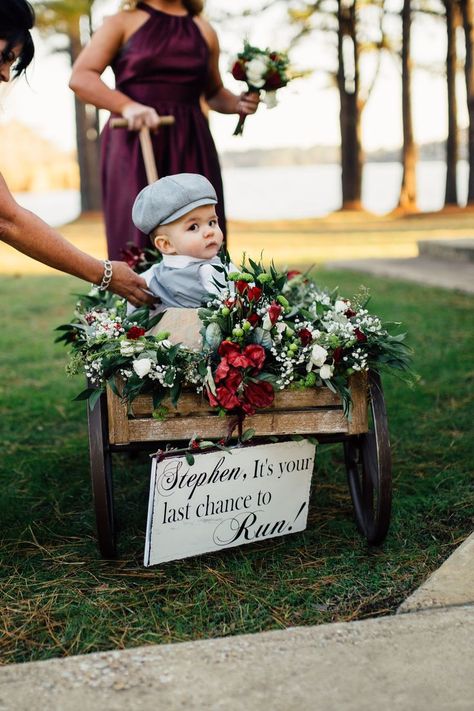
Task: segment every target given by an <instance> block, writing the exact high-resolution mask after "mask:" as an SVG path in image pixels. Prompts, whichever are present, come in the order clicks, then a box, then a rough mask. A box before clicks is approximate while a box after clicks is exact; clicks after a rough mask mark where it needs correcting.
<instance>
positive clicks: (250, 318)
mask: <svg viewBox="0 0 474 711" xmlns="http://www.w3.org/2000/svg"><path fill="white" fill-rule="evenodd" d="M247 321H248V322H249V323H251V324H252V326H254V327H255V326H256V325H257V324H258V323H259V322H260V316H259V315H258V314H249V315H248V316H247Z"/></svg>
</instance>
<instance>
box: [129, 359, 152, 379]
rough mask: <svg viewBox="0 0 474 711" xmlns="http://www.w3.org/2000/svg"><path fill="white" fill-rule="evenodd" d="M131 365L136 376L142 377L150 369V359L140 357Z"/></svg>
mask: <svg viewBox="0 0 474 711" xmlns="http://www.w3.org/2000/svg"><path fill="white" fill-rule="evenodd" d="M132 366H133V370H134V371H135V373H136V374H137V375H138V377H139V378H144V377H145V375H148V373H149V372H150V370H151V360H150V358H140V360H134V361H133V363H132Z"/></svg>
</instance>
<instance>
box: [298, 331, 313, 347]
mask: <svg viewBox="0 0 474 711" xmlns="http://www.w3.org/2000/svg"><path fill="white" fill-rule="evenodd" d="M298 336H299V337H300V341H301V343H302V344H303V346H307V345H308V343H311V341H312V340H313V334H312V333H311V331H309V330H308V329H307V328H302V329H301V331H298Z"/></svg>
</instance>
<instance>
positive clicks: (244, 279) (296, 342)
mask: <svg viewBox="0 0 474 711" xmlns="http://www.w3.org/2000/svg"><path fill="white" fill-rule="evenodd" d="M240 268H241V271H240V272H234V273H228V269H227V268H226V267H223V268H222V269H223V270H224V272H225V274H224V275H223V276H224V277H225V279H226V288H225V289H224V290H223V291H222V292H221V293H220V294H219V295H218V296H212V297H210V298H209V301H208V302H207V303H206V305H205V307H203V308H201V309H200V310H199V317H200V320H201V322H202V329H201V333H202V337H203V345H202V350H201V351H193V350H190V349H186V348H184V347H182V346H181V345H180V344H175V345H172V344H171V342H170V341H169V340H168V336H169V334H168V333H165V332H159V333H157V334H155V335H150V334H149V333H148V331H149V329H150V328H151V326H152V325H154V324H156V323H157V320H158V319H159V316H158V317H155V318H154V319H150V318H149V312H148V309H146V308H141V309H138V310H136V311H134V312H133V313H132V314H130V315H129V316H127V315H126V304H125V302H124V301H122V300H120V299H117V298H116V297H114V296H112V295H110V294H105V295H104V294H103V293H102V292H98V291H97V290H93V292H91V293H90V294H89V295H88V296H87V297H83V298H82V299H81V301H80V302H79V303H78V305H77V307H76V312H75V315H74V318H73V320H72V321H71V323H69V324H65V325H63V326H60V327H59V329H58V330H60V331H62V335H61V336H60V337H59V338H58V339H57V340H62V341H65V342H66V343H67V344H69V345H70V346H71V348H72V356H71V361H70V364H69V368H68V369H69V372H70V373H77V372H81V371H82V372H84V373H85V374H86V376H87V378H88V380H89V384H90V386H91V387H89V388H87V389H86V390H84V391H83V392H82V393H80V395H79V396H78V398H77V399H90V400H91V405H93V403H94V402H95V400H96V399H97V397H99V395H100V393H101V392H103V391H104V389H105V387H106V385H107V384H108V385H110V386H111V387H112V389H113V390H114V392H116V393H117V392H118V390H117V388H118V387H120V395H121V397H123V398H124V399H126V400H127V401H128V402H129V403H132V402H133V399H134V398H135V397H136V396H137V395H139V394H141V393H149V394H151V395H152V397H153V404H154V408H155V409H156V416H159V417H161V416H163V417H166V412H167V410H166V407H164V406H163V401H164V400H165V398H167V397H168V398H169V400H170V401H171V404H173V405H175V406H176V404H177V403H178V400H179V397H180V393H181V390H182V388H183V387H187V388H191V389H193V390H194V391H195V392H197V393H201V394H202V395H203V397H205V398H206V399H207V400H208V401H209V403H210V405H211V406H212V407H216V408H218V409H219V411H220V412H221V413H222V414H232V415H236V416H238V417H239V418H240V420H241V419H242V418H243V417H245V416H246V415H252V414H253V413H254V412H255V411H256V410H258V409H259V408H265V407H269V406H270V405H271V404H272V403H273V399H274V394H275V392H276V391H277V390H283V389H285V388H297V389H301V388H314V387H321V386H326V387H328V388H330V389H331V390H333V391H334V392H336V393H338V394H339V395H340V396H341V398H342V401H343V403H344V407H345V412H346V414H348V413H349V410H350V404H351V401H350V393H349V390H348V388H347V378H348V376H349V375H351V374H352V373H354V372H359V371H366V370H368V369H369V368H373V369H375V370H379V371H380V370H382V369H389V370H393V369H397V370H406V369H408V368H409V362H410V349H409V348H408V346H407V345H406V344H405V343H404V334H397V335H392V334H391V333H390V331H389V327H390V325H389V324H383V323H382V322H381V321H380V319H379V318H378V317H377V316H375V315H373V314H370V313H369V311H368V310H367V308H366V307H367V301H368V295H367V293H366V292H365V291H362V292H361V293H359V294H357V295H356V296H354V297H353V298H352V299H350V300H349V299H346V298H343V297H341V296H340V295H339V294H338V292H337V291H332V292H328V291H324V290H321V289H319V288H318V287H317V286H316V284H315V283H314V282H313V281H311V280H310V279H309V278H308V276H307V275H306V274H300V273H299V272H294V271H292V272H278V271H277V270H276V269H275V267H274V266H273V265H272V266H271V267H270V268H269V270H266V269H264V267H263V266H262V264H261V263H256V262H254V261H252V260H248V263H244V264H242V265H241V267H240ZM219 280H220V281H222V276H220V277H219ZM118 383H119V385H118Z"/></svg>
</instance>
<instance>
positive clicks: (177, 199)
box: [132, 173, 217, 234]
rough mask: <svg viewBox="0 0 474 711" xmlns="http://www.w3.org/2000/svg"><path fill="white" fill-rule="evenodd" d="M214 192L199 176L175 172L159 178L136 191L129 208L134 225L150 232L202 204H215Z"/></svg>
mask: <svg viewBox="0 0 474 711" xmlns="http://www.w3.org/2000/svg"><path fill="white" fill-rule="evenodd" d="M216 203H217V195H216V191H215V190H214V188H213V187H212V185H211V183H210V182H209V180H208V179H207V178H205V177H204V176H203V175H198V174H197V173H178V174H177V175H167V176H166V177H165V178H160V180H157V181H156V182H155V183H152V184H151V185H147V187H146V188H143V190H142V191H141V192H139V193H138V195H137V197H136V199H135V202H134V203H133V208H132V220H133V224H134V225H135V227H138V229H139V230H141V231H142V232H145V234H150V232H152V231H153V230H154V229H155V227H158V225H167V224H169V223H170V222H174V220H177V219H179V218H180V217H183V215H187V213H188V212H191V210H194V208H196V207H201V206H202V205H215V204H216Z"/></svg>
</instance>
